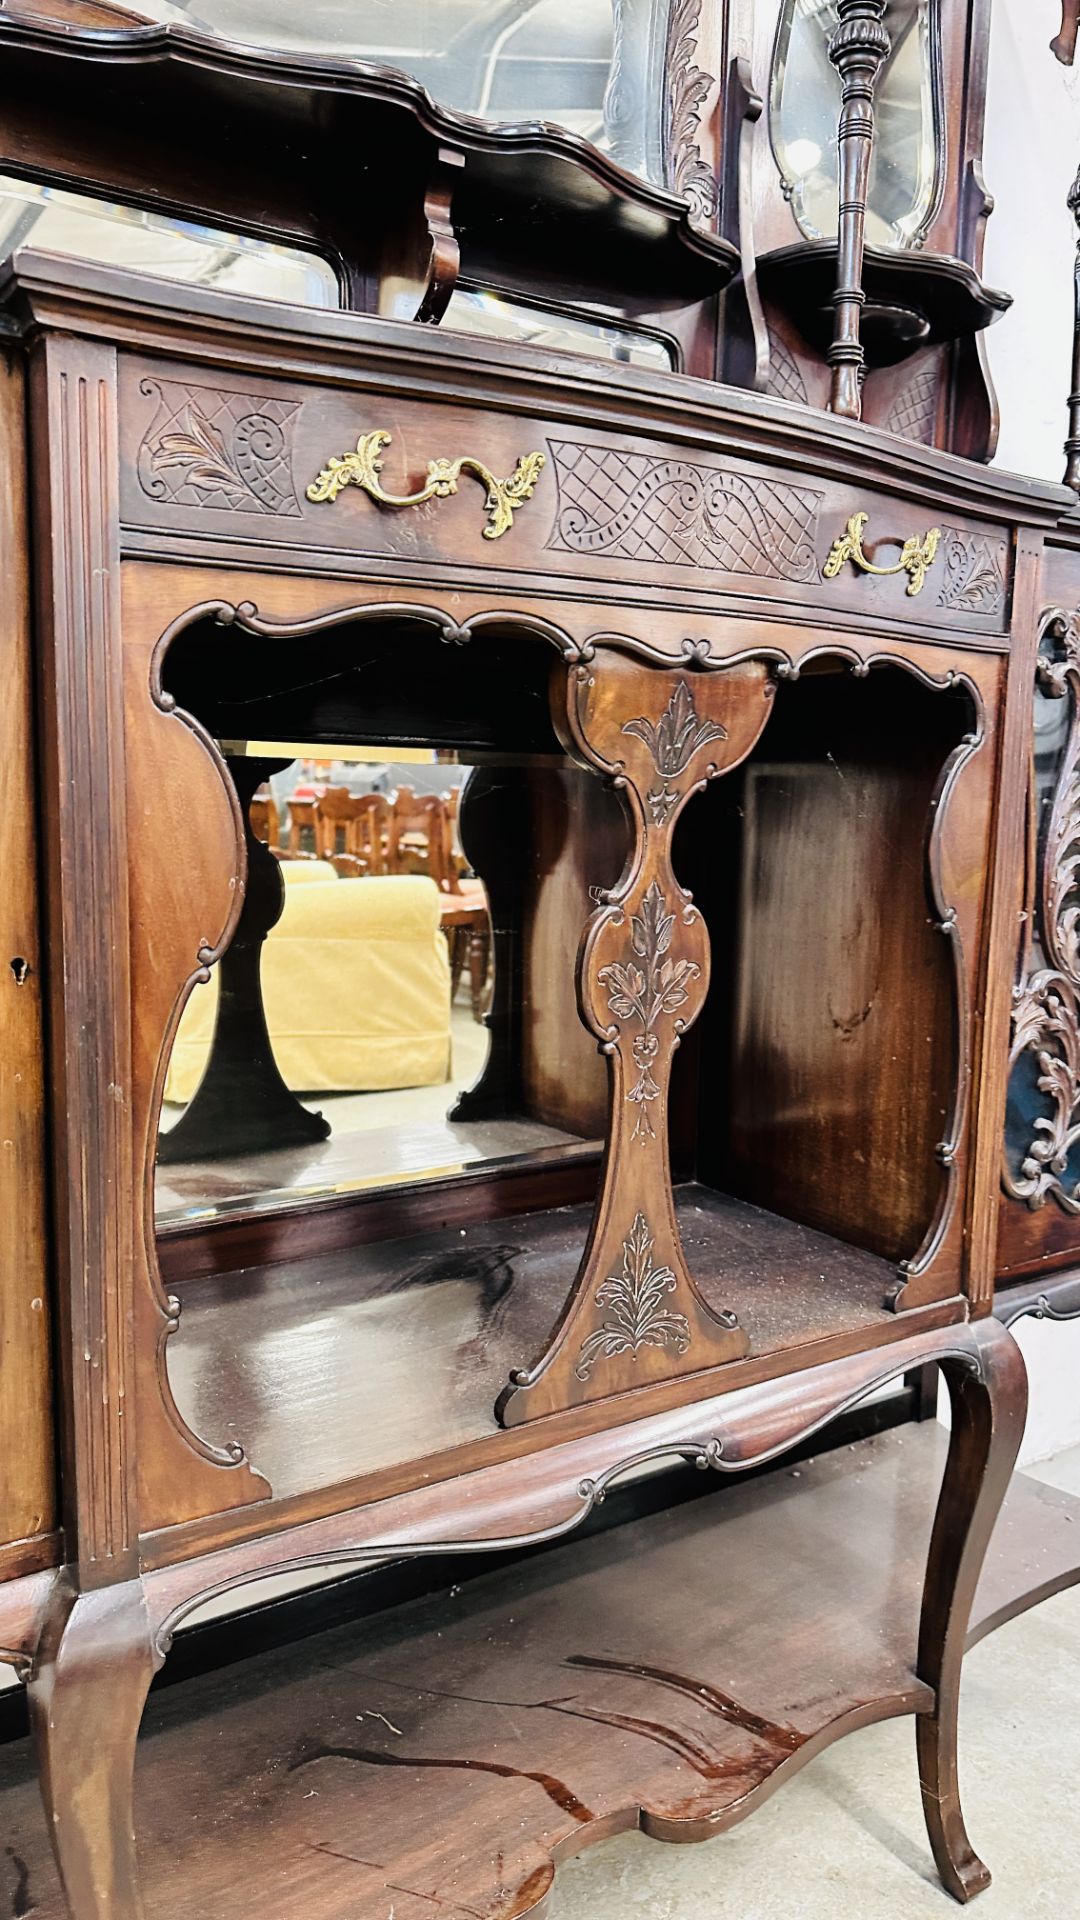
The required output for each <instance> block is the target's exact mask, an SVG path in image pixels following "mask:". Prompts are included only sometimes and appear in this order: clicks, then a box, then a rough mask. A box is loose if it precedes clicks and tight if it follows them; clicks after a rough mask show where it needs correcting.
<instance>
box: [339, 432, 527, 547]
mask: <svg viewBox="0 0 1080 1920" xmlns="http://www.w3.org/2000/svg"><path fill="white" fill-rule="evenodd" d="M391 438H392V436H391V435H390V434H389V433H386V432H385V431H384V430H383V429H382V428H378V427H377V428H376V429H375V430H374V431H373V432H371V433H362V434H361V435H360V438H359V440H358V441H357V443H356V451H355V453H346V454H340V455H338V454H333V455H331V457H330V459H329V460H328V461H327V463H326V465H325V467H323V468H322V470H321V472H320V473H319V474H318V475H317V477H316V478H315V479H314V480H313V481H312V482H311V485H310V486H309V487H308V489H307V497H308V499H309V500H311V501H313V502H314V503H315V504H321V503H323V502H329V503H330V504H331V505H332V504H333V502H334V501H335V500H336V499H337V497H338V495H339V493H341V492H343V491H344V489H345V488H346V487H359V488H360V489H361V490H362V492H364V493H366V494H367V495H368V498H369V499H371V500H374V501H376V502H377V504H378V505H379V506H380V507H422V506H424V504H425V503H426V502H427V501H428V500H446V499H449V497H450V495H451V494H454V493H456V492H457V490H458V481H459V480H460V478H461V476H462V474H463V473H471V474H473V475H474V477H475V478H476V479H477V480H479V482H480V484H481V486H483V487H484V488H485V489H486V494H487V497H486V499H485V502H484V509H485V512H486V514H487V521H488V523H487V526H486V527H485V528H484V539H485V540H499V539H501V538H502V536H503V534H504V533H508V532H509V531H510V528H511V527H512V526H513V524H514V511H515V509H516V508H517V507H520V506H522V505H523V504H524V502H525V501H526V500H531V499H532V496H533V491H534V489H535V486H536V483H537V480H538V479H539V477H540V470H541V468H542V467H543V465H544V458H545V457H544V455H543V454H542V453H526V454H524V455H523V456H522V458H521V459H520V460H519V461H518V463H517V466H516V467H515V468H514V471H513V473H512V474H510V475H509V477H508V478H507V479H505V480H499V479H497V478H496V476H495V475H494V474H493V473H492V471H491V469H490V467H486V466H485V465H484V462H483V461H482V460H477V459H474V457H473V456H472V454H468V453H463V454H460V455H459V456H458V457H457V459H455V460H448V459H445V458H438V459H435V460H429V461H428V464H427V476H426V478H425V481H424V484H423V486H422V487H418V488H417V490H416V491H415V493H389V492H388V491H387V489H386V488H385V487H384V486H383V484H382V481H381V479H380V477H379V476H380V474H381V473H382V467H383V460H382V456H383V451H384V449H385V448H386V447H388V446H389V445H390V442H391Z"/></svg>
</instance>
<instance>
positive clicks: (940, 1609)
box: [916, 1320, 1027, 1900]
mask: <svg viewBox="0 0 1080 1920" xmlns="http://www.w3.org/2000/svg"><path fill="white" fill-rule="evenodd" d="M973 1332H974V1334H975V1338H976V1341H977V1344H978V1351H979V1362H980V1366H979V1371H978V1372H976V1371H975V1370H974V1368H973V1367H969V1366H965V1365H964V1363H963V1362H960V1361H955V1360H950V1361H947V1362H946V1363H945V1365H944V1369H943V1371H944V1373H945V1377H946V1380H947V1381H948V1386H949V1396H950V1399H951V1402H952V1437H951V1441H950V1445H949V1455H948V1460H947V1462H946V1466H945V1477H944V1479H943V1481H942V1484H941V1493H940V1496H939V1498H938V1507H937V1515H936V1517H935V1520H934V1531H933V1535H932V1537H931V1541H930V1557H929V1560H928V1562H927V1568H926V1586H925V1589H924V1592H923V1607H922V1619H921V1622H920V1627H919V1657H918V1673H919V1678H920V1680H925V1681H926V1683H927V1684H928V1685H929V1686H931V1687H933V1689H934V1695H935V1702H936V1704H935V1706H934V1710H933V1712H932V1713H926V1714H921V1715H920V1716H919V1718H918V1721H917V1722H916V1732H917V1740H918V1755H919V1781H920V1784H921V1787H922V1797H923V1812H924V1813H925V1816H926V1825H927V1830H928V1832H929V1835H930V1845H931V1846H932V1848H933V1850H934V1859H935V1860H936V1862H937V1868H938V1872H939V1873H940V1875H941V1878H942V1881H943V1883H944V1885H945V1887H946V1888H947V1889H948V1891H949V1893H951V1894H952V1895H953V1896H954V1898H955V1899H957V1900H970V1899H972V1898H973V1896H974V1895H975V1894H977V1893H981V1892H982V1890H983V1888H984V1887H987V1886H989V1884H990V1875H989V1872H988V1871H987V1869H986V1867H985V1866H984V1865H983V1863H982V1861H981V1860H980V1859H979V1857H978V1855H977V1854H976V1853H975V1851H974V1849H973V1847H972V1845H971V1842H970V1840H969V1839H968V1836H967V1829H966V1828H965V1826H964V1816H963V1813H962V1811H961V1807H960V1790H959V1786H958V1784H957V1766H956V1740H957V1715H958V1709H959V1700H960V1669H961V1664H962V1661H963V1656H964V1642H965V1638H966V1635H967V1630H968V1623H969V1620H970V1616H971V1608H972V1602H973V1601H974V1598H975V1589H976V1586H977V1585H978V1580H979V1574H980V1572H981V1570H982V1564H983V1559H984V1557H985V1554H986V1549H987V1546H988V1544H989V1541H990V1536H991V1534H992V1532H993V1529H994V1522H995V1521H996V1519H997V1516H998V1511H999V1509H1000V1507H1001V1503H1002V1500H1003V1499H1004V1497H1005V1492H1006V1489H1007V1487H1008V1484H1009V1480H1010V1477H1011V1475H1012V1470H1013V1466H1014V1463H1015V1460H1016V1454H1017V1450H1018V1448H1019V1445H1020V1440H1021V1436H1022V1434H1023V1431H1024V1419H1025V1415H1026V1413H1027V1373H1026V1370H1025V1367H1024V1360H1023V1356H1022V1354H1021V1352H1020V1349H1019V1347H1018V1346H1017V1345H1016V1342H1015V1340H1014V1339H1013V1338H1012V1336H1011V1334H1009V1333H1007V1332H1006V1331H1005V1329H1004V1328H1003V1327H1001V1326H999V1325H998V1323H997V1322H996V1321H994V1320H983V1321H980V1322H979V1323H978V1325H977V1326H976V1327H975V1328H973Z"/></svg>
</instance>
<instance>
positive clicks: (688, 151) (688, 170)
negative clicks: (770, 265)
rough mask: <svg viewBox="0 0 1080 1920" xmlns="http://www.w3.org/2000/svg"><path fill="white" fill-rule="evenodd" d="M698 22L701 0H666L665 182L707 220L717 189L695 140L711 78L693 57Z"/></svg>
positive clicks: (696, 215) (712, 211)
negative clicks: (668, 0) (669, 1)
mask: <svg viewBox="0 0 1080 1920" xmlns="http://www.w3.org/2000/svg"><path fill="white" fill-rule="evenodd" d="M700 26H701V0H671V11H670V13H669V15H668V45H667V74H666V83H667V84H666V96H665V97H666V100H667V116H666V122H665V135H666V141H665V144H666V150H667V166H668V178H669V183H670V185H671V186H672V187H673V188H674V190H675V192H676V193H678V194H681V195H682V197H683V199H684V200H687V201H688V202H689V205H690V211H691V213H692V215H693V217H694V218H695V220H698V221H700V222H701V223H702V224H703V225H707V224H708V223H709V222H710V221H712V220H713V219H715V216H716V211H717V205H718V194H717V186H716V176H715V174H714V172H713V170H712V168H711V167H710V166H708V165H707V163H706V162H705V161H704V160H703V159H702V157H701V148H700V147H699V145H698V129H699V127H700V125H701V115H702V110H703V108H704V106H705V102H706V100H707V99H708V97H709V94H710V92H711V90H712V87H713V84H714V82H713V76H712V74H711V73H706V72H705V71H704V69H703V68H701V67H699V66H698V65H697V63H696V59H695V56H696V54H697V44H698V33H699V30H700Z"/></svg>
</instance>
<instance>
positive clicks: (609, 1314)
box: [575, 1213, 690, 1380]
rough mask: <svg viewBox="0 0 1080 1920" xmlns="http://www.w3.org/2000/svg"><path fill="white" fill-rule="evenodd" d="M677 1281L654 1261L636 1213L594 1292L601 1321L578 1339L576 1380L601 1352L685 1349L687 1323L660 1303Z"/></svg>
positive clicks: (646, 1231) (682, 1315)
mask: <svg viewBox="0 0 1080 1920" xmlns="http://www.w3.org/2000/svg"><path fill="white" fill-rule="evenodd" d="M678 1284H679V1282H678V1279H677V1277H676V1275H675V1274H674V1273H673V1272H672V1270H671V1268H670V1267H666V1266H662V1265H658V1264H657V1262H656V1261H655V1260H654V1259H653V1237H652V1234H651V1233H650V1232H649V1223H648V1221H647V1220H646V1218H645V1215H644V1214H643V1213H639V1214H638V1215H637V1216H636V1218H635V1220H634V1224H633V1226H632V1227H631V1229H630V1231H629V1233H628V1234H627V1236H626V1239H625V1240H624V1241H623V1248H622V1266H621V1268H620V1270H619V1272H618V1273H613V1274H612V1275H611V1276H610V1277H609V1278H608V1279H607V1280H605V1281H604V1283H603V1285H602V1286H600V1287H598V1288H597V1290H596V1304H597V1306H598V1307H601V1308H603V1310H604V1318H603V1320H602V1321H601V1322H600V1325H599V1326H598V1327H596V1328H595V1329H594V1331H593V1332H592V1333H590V1334H589V1335H588V1336H587V1338H586V1339H584V1340H583V1341H582V1343H581V1357H580V1359H579V1361H578V1363H577V1367H576V1369H575V1371H576V1373H577V1377H578V1379H579V1380H587V1379H588V1378H589V1375H590V1373H591V1372H592V1370H593V1367H594V1366H595V1364H596V1362H597V1360H598V1359H599V1358H600V1356H601V1355H602V1354H603V1355H605V1356H606V1357H607V1358H608V1359H611V1358H613V1357H614V1356H615V1355H617V1354H621V1353H629V1354H635V1353H638V1352H639V1351H640V1349H641V1348H642V1347H668V1348H670V1349H671V1351H672V1352H673V1353H676V1354H680V1353H685V1352H686V1349H687V1347H688V1346H689V1345H690V1322H689V1321H688V1320H687V1318H686V1315H685V1313H673V1312H672V1311H671V1309H670V1308H669V1307H666V1306H665V1305H664V1300H665V1296H666V1295H667V1294H671V1293H674V1292H675V1291H676V1289H677V1287H678Z"/></svg>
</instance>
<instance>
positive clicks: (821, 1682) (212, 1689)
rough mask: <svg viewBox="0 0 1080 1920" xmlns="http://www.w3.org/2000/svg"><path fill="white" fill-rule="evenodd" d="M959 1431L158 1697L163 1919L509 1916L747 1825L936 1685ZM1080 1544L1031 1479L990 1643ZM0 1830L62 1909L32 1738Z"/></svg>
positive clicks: (917, 1438) (635, 1527)
mask: <svg viewBox="0 0 1080 1920" xmlns="http://www.w3.org/2000/svg"><path fill="white" fill-rule="evenodd" d="M945 1446H946V1441H945V1436H944V1435H943V1434H942V1433H941V1431H940V1430H939V1429H938V1428H937V1427H936V1426H924V1427H919V1428H903V1429H899V1430H897V1431H894V1432H892V1433H889V1434H886V1435H882V1436H880V1437H879V1438H877V1439H874V1440H867V1441H862V1442H860V1443H858V1444H857V1445H856V1446H853V1447H844V1448H842V1449H840V1450H839V1451H837V1452H834V1453H831V1454H825V1455H822V1456H821V1457H820V1458H819V1459H817V1460H816V1461H814V1462H812V1463H810V1464H807V1465H804V1466H802V1467H800V1468H799V1469H797V1470H792V1469H791V1468H787V1469H780V1470H779V1471H777V1472H774V1473H772V1474H770V1475H768V1476H764V1477H762V1478H758V1479H754V1480H750V1481H747V1482H743V1483H739V1482H733V1483H729V1484H727V1485H726V1486H723V1487H721V1488H720V1489H718V1490H716V1491H711V1492H708V1493H704V1494H702V1495H701V1496H700V1497H699V1498H696V1499H693V1500H690V1501H688V1502H686V1503H685V1504H684V1505H682V1506H679V1507H677V1508H675V1509H673V1510H670V1511H668V1512H666V1513H661V1514H653V1515H652V1516H651V1517H649V1518H645V1519H640V1520H635V1521H633V1522H631V1523H629V1524H627V1525H625V1526H622V1527H617V1528H614V1529H611V1530H610V1531H607V1532H602V1533H597V1534H595V1535H594V1536H592V1537H590V1538H579V1539H578V1540H576V1541H573V1542H570V1543H568V1544H566V1545H564V1546H562V1547H559V1548H556V1549H552V1550H548V1551H545V1552H543V1553H540V1554H536V1555H534V1556H532V1557H531V1558H528V1559H525V1560H522V1561H518V1562H516V1563H513V1564H506V1565H504V1566H501V1567H498V1568H497V1569H496V1570H495V1571H493V1572H487V1573H484V1574H482V1575H480V1576H479V1577H477V1578H474V1579H472V1580H470V1581H467V1582H466V1583H465V1584H464V1585H462V1586H460V1587H453V1588H451V1589H450V1590H449V1592H444V1593H441V1594H435V1595H433V1596H430V1597H426V1598H424V1599H422V1600H416V1601H412V1602H409V1603H407V1604H405V1605H403V1606H401V1607H399V1608H397V1609H395V1610H394V1611H393V1612H390V1613H385V1614H382V1615H376V1616H374V1617H371V1618H368V1619H366V1620H361V1621H359V1622H358V1623H356V1624H354V1625H350V1626H348V1627H346V1628H336V1629H334V1630H333V1631H330V1632H325V1633H321V1634H318V1635H315V1636H314V1637H312V1638H310V1639H308V1640H305V1641H303V1642H301V1643H300V1644H298V1645H295V1646H292V1647H287V1648H284V1649H281V1650H278V1651H275V1652H272V1653H265V1654H261V1655H258V1656H257V1657H254V1658H252V1659H250V1660H247V1661H242V1662H239V1663H238V1664H236V1665H235V1666H232V1667H230V1668H227V1669H224V1670H222V1671H218V1672H214V1673H212V1674H208V1675H205V1676H201V1677H200V1678H198V1679H194V1680H189V1681H185V1682H184V1683H182V1684H181V1685H178V1686H175V1687H172V1688H166V1689H163V1690H161V1691H158V1692H156V1693H155V1694H154V1695H153V1696H152V1698H151V1701H150V1705H149V1708H148V1711H147V1715H146V1722H145V1726H144V1730H143V1737H142V1740H141V1744H140V1758H139V1767H138V1779H137V1831H138V1835H139V1846H140V1855H141V1860H142V1870H143V1876H144V1885H145V1891H146V1901H147V1911H148V1912H150V1913H153V1915H154V1916H155V1920H189V1916H190V1915H191V1914H193V1913H198V1914H200V1915H201V1916H203V1920H267V1917H268V1916H273V1920H301V1917H302V1920H388V1915H389V1914H390V1913H391V1912H392V1913H393V1914H394V1916H395V1920H424V1917H425V1916H428V1917H429V1920H430V1916H431V1915H432V1914H434V1913H437V1914H438V1915H439V1917H440V1920H518V1916H521V1915H525V1914H527V1913H530V1912H535V1910H536V1909H537V1907H538V1905H539V1904H540V1903H542V1901H543V1899H544V1896H545V1895H546V1893H547V1890H548V1888H549V1886H550V1882H551V1879H552V1875H553V1871H554V1863H555V1862H556V1861H557V1860H558V1859H559V1858H561V1857H567V1856H568V1855H570V1854H572V1853H574V1852H577V1851H580V1850H581V1849H582V1848H584V1847H585V1846H587V1845H589V1844H590V1843H591V1842H593V1841H596V1840H599V1839H603V1838H605V1837H607V1836H608V1835H610V1834H612V1833H615V1832H618V1831H621V1830H623V1829H626V1828H629V1827H633V1826H636V1825H640V1826H641V1827H642V1828H644V1829H645V1830H646V1831H647V1832H649V1833H652V1834H654V1835H655V1836H657V1837H659V1838H662V1839H669V1840H672V1839H674V1840H692V1839H702V1838H705V1837H706V1836H707V1835H709V1834H712V1833H716V1832H719V1831H720V1830H722V1829H723V1828H724V1827H727V1826H731V1825H733V1824H734V1823H735V1822H736V1821H737V1820H739V1819H741V1818H742V1817H743V1816H744V1815H745V1814H746V1813H748V1812H750V1811H751V1810H752V1808H753V1807H754V1806H755V1805H756V1804H758V1802H759V1801H760V1800H762V1799H763V1798H765V1797H766V1795H767V1794H769V1793H770V1792H772V1791H773V1790H774V1789H775V1788H776V1787H777V1786H778V1785H779V1784H780V1783H781V1782H782V1781H783V1780H784V1778H785V1777H786V1776H787V1775H789V1774H791V1773H793V1772H794V1771H796V1770H797V1769H798V1768H799V1767H801V1766H802V1765H804V1764H805V1762H806V1761H807V1760H809V1759H810V1758H811V1757H812V1756H813V1755H814V1754H815V1753H817V1752H819V1751H820V1750H821V1749H822V1748H823V1747H825V1746H827V1745H828V1744H829V1743H830V1742H831V1741H833V1740H835V1739H837V1738H839V1737H840V1736H841V1735H842V1734H844V1733H845V1732H849V1731H851V1730H853V1729H854V1728H856V1727H859V1726H863V1725H866V1724H868V1723H869V1722H871V1721H875V1720H880V1719H883V1718H886V1717H888V1716H890V1715H895V1714H900V1713H910V1712H914V1711H917V1710H918V1709H919V1708H921V1707H925V1706H927V1705H928V1704H929V1703H930V1695H929V1692H928V1690H927V1689H926V1688H925V1687H924V1686H922V1685H921V1684H920V1683H919V1682H918V1681H917V1680H916V1679H915V1678H914V1675H913V1672H912V1662H913V1660H914V1655H915V1646H916V1636H917V1623H918V1605H919V1585H920V1580H921V1570H922V1563H923V1559H924V1556H925V1552H926V1546H927V1541H928V1538H929V1531H930V1523H931V1518H932V1511H933V1504H934V1500H935V1497H936V1491H937V1484H938V1478H939V1470H940V1467H941V1464H942V1462H943V1459H944V1453H945ZM1070 1556H1071V1558H1070ZM1078 1559H1080V1501H1078V1500H1075V1499H1071V1498H1070V1497H1069V1496H1066V1495H1064V1494H1060V1493H1057V1492H1055V1491H1054V1490H1053V1489H1051V1488H1048V1487H1044V1486H1041V1485H1039V1484H1038V1483H1036V1482H1032V1481H1028V1480H1025V1479H1024V1478H1023V1477H1019V1478H1017V1480H1016V1481H1015V1482H1014V1484H1013V1488H1012V1490H1011V1492H1010V1495H1009V1499H1008V1503H1007V1507H1006V1512H1005V1516H1004V1517H1003V1521H1002V1524H1001V1525H1000V1526H999V1529H998V1532H997V1534H996V1535H995V1540H994V1544H993V1547H992V1549H991V1558H990V1562H989V1564H988V1567H987V1571H986V1574H985V1576H984V1580H983V1584H982V1586H981V1587H980V1590H979V1597H978V1601H977V1605H976V1616H977V1624H976V1626H975V1627H974V1628H973V1638H974V1637H977V1636H978V1634H979V1633H980V1631H982V1630H983V1623H986V1625H987V1629H988V1626H989V1625H993V1624H997V1623H999V1622H1000V1621H1001V1620H1002V1619H1004V1618H1008V1617H1009V1615H1010V1614H1011V1613H1014V1612H1016V1611H1018V1610H1019V1606H1020V1603H1021V1599H1022V1596H1023V1594H1024V1593H1025V1592H1026V1591H1027V1590H1028V1589H1030V1588H1031V1587H1033V1586H1035V1587H1041V1588H1047V1589H1048V1590H1049V1589H1052V1587H1053V1585H1055V1584H1056V1585H1058V1586H1060V1585H1063V1584H1065V1583H1066V1577H1067V1573H1068V1570H1069V1568H1070V1566H1071V1567H1073V1569H1074V1570H1073V1572H1072V1578H1073V1579H1074V1580H1075V1579H1076V1578H1077V1576H1078V1573H1080V1568H1077V1567H1076V1566H1075V1562H1076V1561H1077V1560H1078ZM912 1746H913V1748H914V1742H913V1743H912ZM911 1765H912V1768H913V1769H914V1766H915V1755H914V1750H913V1751H912V1756H911ZM0 1826H2V1831H3V1835H4V1848H3V1850H0V1911H8V1912H12V1913H15V1914H19V1913H22V1914H31V1913H32V1914H33V1915H34V1916H35V1920H62V1914H63V1908H62V1904H61V1899H60V1892H59V1887H58V1883H57V1879H56V1874H55V1871H54V1869H53V1865H52V1860H51V1856H50V1854H49V1850H48V1843H47V1839H46V1834H45V1824H44V1816H43V1814H42V1812H41V1808H40V1805H39V1802H38V1798H37V1791H36V1787H35V1785H34V1782H33V1778H32V1773H31V1765H30V1757H29V1752H28V1745H27V1743H26V1742H25V1741H20V1742H16V1743H12V1745H10V1746H9V1747H8V1748H6V1749H3V1750H0ZM5 1900H6V1905H5Z"/></svg>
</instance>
